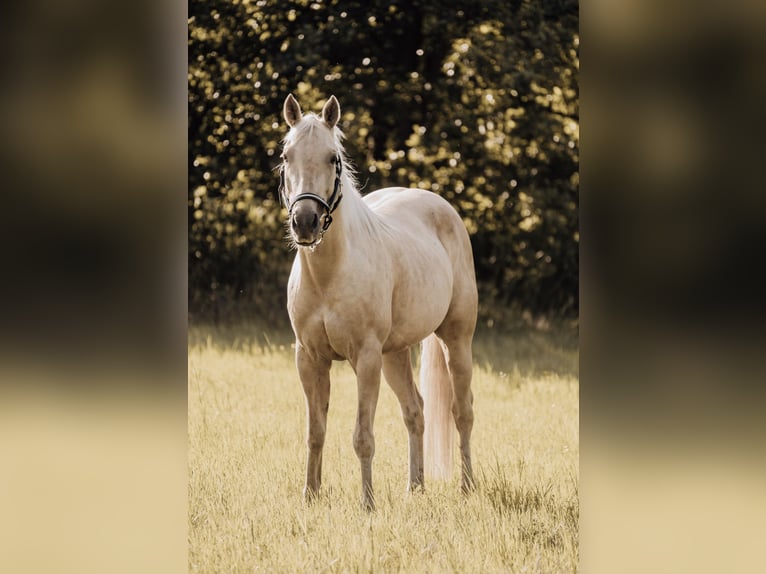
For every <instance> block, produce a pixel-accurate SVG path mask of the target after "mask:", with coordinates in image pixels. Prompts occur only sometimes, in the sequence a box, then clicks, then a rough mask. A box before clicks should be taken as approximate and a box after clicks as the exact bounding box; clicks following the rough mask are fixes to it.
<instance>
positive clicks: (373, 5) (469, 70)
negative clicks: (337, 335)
mask: <svg viewBox="0 0 766 574" xmlns="http://www.w3.org/2000/svg"><path fill="white" fill-rule="evenodd" d="M578 70H579V33H578V4H577V1H576V0H573V1H569V0H556V1H544V2H526V1H521V0H512V1H510V2H509V1H507V0H503V1H499V0H498V1H482V2H443V1H442V0H430V1H429V0H421V1H415V2H411V1H394V2H390V1H386V2H380V1H372V2H311V1H299V2H290V3H288V4H283V3H279V2H263V1H258V2H256V1H253V2H247V1H228V0H220V1H219V0H208V1H192V2H191V3H190V5H189V156H188V162H189V200H188V201H189V206H188V224H189V308H190V317H191V319H192V320H193V321H195V320H198V319H200V320H205V319H208V320H214V321H226V320H229V319H232V318H240V317H242V316H243V310H244V311H247V314H248V315H250V316H256V317H260V318H262V319H263V320H266V321H267V322H268V324H270V325H272V326H282V327H284V326H286V325H287V324H286V318H287V314H286V313H285V312H284V309H285V285H286V283H287V277H288V275H289V270H290V266H291V264H292V259H293V257H292V254H290V253H289V252H288V250H287V248H286V243H285V232H284V226H283V219H284V217H285V213H284V212H283V211H282V210H281V209H280V205H279V200H278V197H277V194H276V189H277V186H278V177H277V174H276V173H275V171H274V168H275V167H276V166H277V164H278V163H279V159H278V157H279V153H280V152H279V150H280V149H281V144H280V141H281V139H282V138H283V137H284V136H285V134H286V132H287V127H286V125H285V123H284V120H283V118H282V102H283V101H284V99H285V97H286V96H287V94H289V93H292V94H293V95H294V96H295V97H296V98H297V99H298V101H299V102H300V103H301V106H302V107H303V109H304V111H314V112H319V111H320V110H321V107H322V105H323V104H324V102H325V101H326V99H327V98H328V97H329V96H330V95H332V94H334V95H335V96H336V97H337V98H338V99H339V101H340V104H341V111H342V116H341V120H340V124H339V125H340V127H341V129H342V130H343V131H344V133H345V135H346V141H345V145H346V149H347V152H348V155H349V157H350V159H351V160H352V161H353V162H354V163H355V165H356V167H357V170H358V172H359V180H360V182H361V184H363V190H362V193H366V192H369V191H373V190H375V189H378V188H380V187H386V186H411V187H421V188H424V189H429V190H432V191H434V192H436V193H438V194H440V195H442V196H443V197H445V198H446V199H447V200H448V201H449V202H450V203H451V204H452V205H454V206H455V208H456V209H457V210H458V212H459V213H460V214H461V215H462V217H463V220H464V222H465V224H466V227H467V228H468V230H469V233H470V235H471V241H472V244H473V249H474V258H475V261H476V268H477V276H478V281H479V285H480V293H481V296H480V300H481V302H482V309H481V313H480V314H481V322H482V323H483V325H485V326H488V327H493V326H495V327H497V326H500V324H502V323H507V324H508V325H518V324H519V323H520V322H523V321H526V322H527V323H529V322H531V321H532V319H531V318H539V317H554V318H563V319H565V320H569V321H570V322H571V321H572V320H576V317H577V313H578V269H579V267H578V247H579V233H578V221H579V219H578V197H579V194H578V190H579V167H578V161H579V104H578ZM503 319H506V320H505V321H503ZM288 328H289V327H288Z"/></svg>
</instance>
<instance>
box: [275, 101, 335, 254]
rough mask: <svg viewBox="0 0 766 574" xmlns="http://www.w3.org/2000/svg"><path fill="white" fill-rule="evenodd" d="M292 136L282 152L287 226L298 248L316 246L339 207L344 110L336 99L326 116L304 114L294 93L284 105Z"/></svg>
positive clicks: (325, 108) (329, 103) (330, 102)
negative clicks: (338, 128)
mask: <svg viewBox="0 0 766 574" xmlns="http://www.w3.org/2000/svg"><path fill="white" fill-rule="evenodd" d="M283 112H284V117H285V121H286V122H287V125H288V126H290V132H289V133H288V134H287V137H286V138H285V145H284V149H283V151H282V167H281V169H282V191H281V193H282V194H283V199H284V201H285V203H286V204H287V208H288V210H289V215H288V227H289V231H290V235H291V237H292V240H293V241H294V242H295V244H297V245H300V246H305V247H314V246H316V245H317V244H318V243H319V242H320V241H321V240H322V236H323V235H324V232H325V231H326V230H327V228H328V227H329V225H330V222H331V221H332V216H331V215H330V214H331V213H332V212H333V211H334V210H335V208H336V207H337V206H338V204H339V203H340V200H341V197H342V190H341V185H340V180H341V170H342V165H343V163H342V157H341V149H340V147H339V143H338V140H337V138H336V133H335V131H336V130H335V125H336V124H337V123H338V118H340V106H339V105H338V100H336V99H335V96H331V97H330V99H329V100H327V103H326V104H325V106H324V109H323V110H322V116H321V117H319V116H317V115H315V114H307V115H306V116H304V115H303V113H302V112H301V108H300V106H299V105H298V102H297V101H296V100H295V98H293V96H292V94H290V95H289V96H287V99H286V100H285V104H284V109H283Z"/></svg>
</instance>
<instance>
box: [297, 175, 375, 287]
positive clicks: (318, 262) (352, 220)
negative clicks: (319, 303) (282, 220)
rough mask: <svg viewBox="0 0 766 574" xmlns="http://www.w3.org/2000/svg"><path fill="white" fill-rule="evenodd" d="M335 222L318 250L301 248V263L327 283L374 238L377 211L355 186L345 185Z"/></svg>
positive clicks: (321, 281)
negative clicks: (354, 251) (353, 251)
mask: <svg viewBox="0 0 766 574" xmlns="http://www.w3.org/2000/svg"><path fill="white" fill-rule="evenodd" d="M332 217H333V222H332V224H330V227H329V228H328V229H327V231H326V232H325V234H324V237H323V238H322V242H321V243H320V244H319V245H318V246H317V247H316V249H315V250H314V251H311V250H308V249H301V250H300V252H299V254H300V257H301V265H302V266H303V267H304V268H305V269H306V270H307V271H308V273H309V275H310V276H311V277H312V280H313V281H315V282H316V283H318V284H325V283H327V282H328V281H330V280H331V278H332V277H333V276H334V275H335V273H337V272H338V270H339V269H340V267H341V266H343V265H346V264H348V263H349V261H352V253H351V250H352V249H360V248H361V247H362V245H363V244H364V243H365V242H368V241H370V239H371V237H370V230H371V229H373V228H374V222H373V219H374V214H373V213H372V211H371V210H370V208H369V207H367V205H366V204H365V203H364V201H363V200H362V197H361V195H359V192H358V191H356V190H355V189H353V188H351V186H348V188H346V187H345V186H344V190H343V200H342V201H341V203H340V205H339V206H338V209H337V210H336V212H335V213H333V215H332Z"/></svg>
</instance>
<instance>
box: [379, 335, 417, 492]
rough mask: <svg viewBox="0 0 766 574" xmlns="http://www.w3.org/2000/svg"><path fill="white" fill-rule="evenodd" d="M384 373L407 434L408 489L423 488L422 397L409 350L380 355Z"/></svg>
mask: <svg viewBox="0 0 766 574" xmlns="http://www.w3.org/2000/svg"><path fill="white" fill-rule="evenodd" d="M383 374H384V375H385V377H386V381H388V384H389V386H390V387H391V388H392V389H393V391H394V393H395V394H396V397H397V398H398V399H399V404H400V405H401V407H402V417H403V418H404V424H405V426H406V427H407V432H408V433H409V438H410V444H409V455H410V476H409V483H408V489H409V490H411V491H414V490H416V489H418V488H422V487H423V428H424V423H423V398H422V397H421V396H420V393H419V392H418V389H417V387H416V386H415V381H414V380H413V377H412V363H411V359H410V350H409V349H404V350H402V351H398V352H396V353H388V354H385V355H383Z"/></svg>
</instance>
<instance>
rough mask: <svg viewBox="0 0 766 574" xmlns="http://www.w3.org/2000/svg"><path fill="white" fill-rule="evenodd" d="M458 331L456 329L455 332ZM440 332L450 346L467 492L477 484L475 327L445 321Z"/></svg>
mask: <svg viewBox="0 0 766 574" xmlns="http://www.w3.org/2000/svg"><path fill="white" fill-rule="evenodd" d="M456 331H457V332H456ZM437 334H438V335H439V337H440V338H441V339H442V341H444V344H445V345H446V346H447V350H448V354H449V358H448V364H449V371H450V376H451V379H452V415H453V416H454V417H455V426H456V427H457V431H458V433H459V435H460V458H461V468H462V481H461V485H462V489H463V491H464V492H468V491H470V490H472V489H473V488H474V480H473V467H472V466H471V431H472V429H473V393H472V392H471V375H472V369H473V358H472V353H471V340H472V338H473V329H471V330H470V332H469V333H466V332H465V330H464V329H460V330H457V329H454V330H453V329H450V328H449V327H448V326H447V325H442V326H441V327H440V328H439V329H438V330H437Z"/></svg>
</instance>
